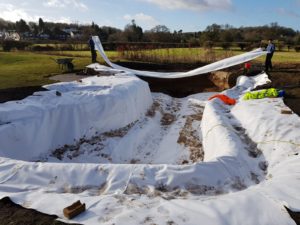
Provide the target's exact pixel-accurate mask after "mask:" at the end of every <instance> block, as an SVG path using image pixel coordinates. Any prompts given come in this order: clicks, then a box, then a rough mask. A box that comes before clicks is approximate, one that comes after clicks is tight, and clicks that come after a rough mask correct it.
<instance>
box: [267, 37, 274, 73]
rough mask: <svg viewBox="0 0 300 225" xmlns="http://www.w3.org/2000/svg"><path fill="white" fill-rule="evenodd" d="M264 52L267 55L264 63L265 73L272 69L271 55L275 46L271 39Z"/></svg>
mask: <svg viewBox="0 0 300 225" xmlns="http://www.w3.org/2000/svg"><path fill="white" fill-rule="evenodd" d="M266 51H267V52H268V53H267V56H266V62H265V70H266V72H268V71H269V69H270V70H272V69H273V65H272V57H273V54H274V52H275V45H274V44H273V42H272V39H270V40H269V44H268V46H267V49H266Z"/></svg>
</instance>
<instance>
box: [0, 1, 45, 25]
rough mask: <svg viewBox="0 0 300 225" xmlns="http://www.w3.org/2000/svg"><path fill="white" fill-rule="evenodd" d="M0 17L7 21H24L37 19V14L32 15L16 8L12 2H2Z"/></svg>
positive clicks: (0, 4)
mask: <svg viewBox="0 0 300 225" xmlns="http://www.w3.org/2000/svg"><path fill="white" fill-rule="evenodd" d="M0 12H1V18H2V19H4V20H9V21H13V22H15V21H18V20H20V19H23V20H26V21H37V20H38V18H39V16H33V15H31V14H30V13H28V12H27V11H26V10H25V9H22V8H16V7H15V6H14V5H12V4H2V3H0Z"/></svg>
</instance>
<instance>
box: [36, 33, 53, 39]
mask: <svg viewBox="0 0 300 225" xmlns="http://www.w3.org/2000/svg"><path fill="white" fill-rule="evenodd" d="M37 36H38V38H39V39H44V40H48V39H50V35H49V34H46V33H44V32H42V33H39V34H38V35H37Z"/></svg>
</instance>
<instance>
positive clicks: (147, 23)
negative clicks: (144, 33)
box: [123, 13, 159, 29]
mask: <svg viewBox="0 0 300 225" xmlns="http://www.w3.org/2000/svg"><path fill="white" fill-rule="evenodd" d="M123 18H124V19H125V20H127V21H131V20H135V21H136V23H137V24H138V25H139V26H142V27H143V28H144V29H151V28H153V27H155V26H156V25H158V24H159V22H158V21H157V20H156V19H154V18H153V17H152V16H149V15H146V14H144V13H137V14H135V15H129V14H127V15H125V16H124V17H123Z"/></svg>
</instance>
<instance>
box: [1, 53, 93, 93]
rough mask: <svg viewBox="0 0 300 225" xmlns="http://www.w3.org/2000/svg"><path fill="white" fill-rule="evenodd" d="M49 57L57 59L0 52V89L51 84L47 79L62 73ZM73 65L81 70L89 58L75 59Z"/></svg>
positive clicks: (46, 56)
mask: <svg viewBox="0 0 300 225" xmlns="http://www.w3.org/2000/svg"><path fill="white" fill-rule="evenodd" d="M51 57H53V58H59V56H55V55H54V56H50V55H46V54H36V53H30V52H0V89H4V88H11V87H24V86H36V85H44V84H49V83H52V82H53V81H51V80H49V79H48V77H49V76H51V75H55V74H61V73H62V72H63V71H61V69H60V68H59V67H58V65H57V64H56V63H55V62H54V61H53V60H52V59H51ZM73 63H74V65H75V69H76V70H77V69H83V68H84V66H85V65H88V64H89V63H90V58H87V57H86V58H84V57H81V58H78V57H76V58H75V59H74V60H73Z"/></svg>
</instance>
